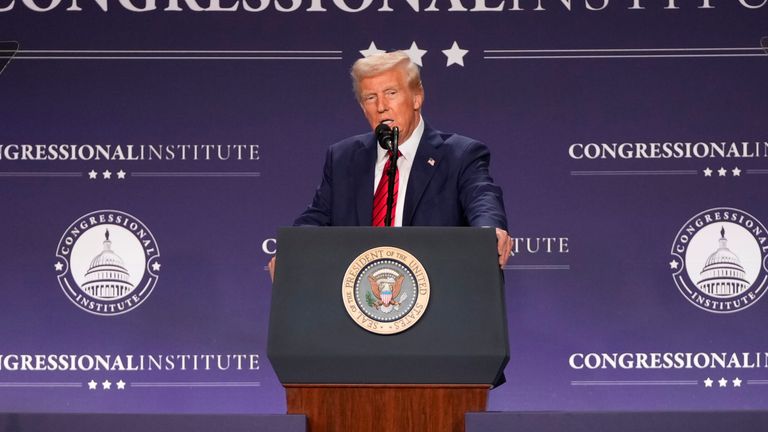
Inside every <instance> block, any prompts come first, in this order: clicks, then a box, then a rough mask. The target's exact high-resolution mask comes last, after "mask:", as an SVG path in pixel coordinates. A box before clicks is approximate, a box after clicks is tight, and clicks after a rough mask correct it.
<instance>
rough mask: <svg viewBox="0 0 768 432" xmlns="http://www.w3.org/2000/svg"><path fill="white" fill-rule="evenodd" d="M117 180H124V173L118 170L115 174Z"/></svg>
mask: <svg viewBox="0 0 768 432" xmlns="http://www.w3.org/2000/svg"><path fill="white" fill-rule="evenodd" d="M117 178H118V179H120V180H125V171H123V170H120V171H118V172H117Z"/></svg>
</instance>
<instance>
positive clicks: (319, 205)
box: [270, 51, 512, 270]
mask: <svg viewBox="0 0 768 432" xmlns="http://www.w3.org/2000/svg"><path fill="white" fill-rule="evenodd" d="M351 75H352V83H353V88H354V91H355V95H356V96H357V99H358V102H359V103H360V107H361V108H362V110H363V114H364V115H365V118H366V119H367V120H368V123H369V124H370V126H371V130H372V132H368V133H365V134H361V135H355V136H352V137H349V138H346V139H344V140H342V141H340V142H338V143H336V144H333V145H331V146H330V147H329V149H328V151H327V153H326V159H325V166H324V168H323V177H322V179H321V181H320V185H319V186H318V187H317V190H316V192H315V196H314V198H313V200H312V203H311V204H310V205H309V206H308V207H307V209H306V210H305V211H304V212H303V213H302V214H301V216H299V217H298V218H297V219H296V221H295V222H294V225H296V226H300V225H312V226H384V221H385V219H388V220H389V221H391V226H476V227H494V228H496V237H497V249H498V255H499V265H500V266H503V265H504V264H505V263H506V262H507V259H508V258H509V255H510V251H511V249H512V239H511V238H510V237H509V235H508V234H507V218H506V214H505V211H504V202H503V199H502V191H501V188H500V187H499V186H498V185H496V184H495V183H494V182H493V179H492V178H491V176H490V173H489V164H490V152H489V150H488V148H487V147H486V146H485V145H484V144H482V143H480V142H478V141H476V140H474V139H471V138H467V137H464V136H461V135H457V134H453V133H444V132H440V131H438V130H436V129H433V128H432V127H431V126H430V125H428V124H427V123H426V122H425V121H424V118H423V117H422V115H421V107H422V105H423V103H424V88H423V87H422V82H421V77H420V73H419V68H418V66H417V65H416V64H414V63H413V62H412V61H411V59H410V58H409V57H408V55H407V54H406V53H405V52H403V51H395V52H391V53H381V54H374V55H371V56H369V57H366V58H361V59H359V60H357V61H356V62H355V63H354V65H353V66H352V71H351ZM381 125H385V126H386V129H388V130H393V129H395V128H397V130H399V143H400V144H399V146H398V147H397V150H398V156H397V158H396V169H395V170H390V156H391V152H389V151H388V150H386V149H385V148H384V146H383V145H379V144H380V142H377V141H381V135H378V134H376V133H374V132H373V131H377V130H378V129H377V127H383V126H381ZM377 135H378V140H377ZM393 171H394V187H393V189H394V190H393V202H392V210H391V213H390V214H389V218H386V216H387V215H386V213H387V207H388V206H387V205H386V201H387V199H386V197H387V189H388V187H387V183H388V180H389V177H390V173H391V172H393ZM270 270H274V259H273V260H272V261H271V262H270Z"/></svg>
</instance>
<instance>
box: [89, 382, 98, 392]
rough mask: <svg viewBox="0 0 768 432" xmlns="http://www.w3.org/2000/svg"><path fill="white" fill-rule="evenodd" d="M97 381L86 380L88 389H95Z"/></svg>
mask: <svg viewBox="0 0 768 432" xmlns="http://www.w3.org/2000/svg"><path fill="white" fill-rule="evenodd" d="M97 385H98V383H97V382H96V381H94V380H90V381H88V390H96V386H97Z"/></svg>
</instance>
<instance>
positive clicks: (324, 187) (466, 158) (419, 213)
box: [294, 125, 507, 230]
mask: <svg viewBox="0 0 768 432" xmlns="http://www.w3.org/2000/svg"><path fill="white" fill-rule="evenodd" d="M377 145H378V144H377V143H376V139H375V137H374V135H373V133H367V134H363V135H357V136H353V137H350V138H347V139H345V140H343V141H340V142H338V143H336V144H334V145H332V146H331V147H329V149H328V152H327V154H326V158H325V167H324V168H323V179H322V181H321V182H320V186H318V188H317V191H316V192H315V197H314V199H313V200H312V204H310V206H309V207H308V208H307V209H306V210H305V211H304V213H302V215H301V216H299V218H298V219H296V221H295V222H294V225H315V226H328V225H331V226H366V225H371V218H372V215H371V212H372V208H373V181H374V169H375V165H376V157H377V153H376V148H377ZM489 163H490V152H489V151H488V148H487V147H486V146H485V145H484V144H482V143H480V142H478V141H475V140H473V139H471V138H467V137H464V136H461V135H456V134H445V133H441V132H439V131H437V130H435V129H432V128H430V127H429V125H425V127H424V134H423V135H422V137H421V142H420V143H419V148H418V149H417V151H416V157H415V158H414V160H413V165H412V166H411V173H410V177H409V179H408V188H407V190H406V196H405V208H404V209H403V226H477V227H482V226H490V227H496V228H502V229H504V230H506V229H507V218H506V215H505V211H504V202H503V199H502V193H501V188H499V187H498V186H497V185H496V184H494V183H493V179H492V178H491V177H490V175H489V172H488V165H489Z"/></svg>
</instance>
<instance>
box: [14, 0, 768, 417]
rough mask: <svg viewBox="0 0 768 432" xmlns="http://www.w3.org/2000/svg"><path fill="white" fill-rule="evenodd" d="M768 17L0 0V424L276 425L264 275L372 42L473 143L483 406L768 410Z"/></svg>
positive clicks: (355, 110)
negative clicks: (502, 362) (401, 61)
mask: <svg viewBox="0 0 768 432" xmlns="http://www.w3.org/2000/svg"><path fill="white" fill-rule="evenodd" d="M766 22H768V2H765V1H759V0H738V1H729V2H723V1H716V0H699V1H691V2H685V4H683V2H682V1H673V0H669V1H667V2H650V1H646V0H610V1H609V0H602V1H601V0H589V1H587V0H583V1H582V0H578V1H576V0H574V1H563V0H561V1H556V0H552V1H547V0H542V1H538V0H504V1H502V0H499V1H497V2H491V1H487V2H483V1H479V0H478V1H469V0H452V1H434V2H433V1H418V0H413V1H410V0H409V1H406V2H397V3H395V2H388V1H385V0H362V1H358V2H351V1H346V0H311V1H310V0H305V1H302V0H295V1H294V0H292V1H283V0H279V1H269V0H264V1H255V0H247V1H242V0H241V1H237V0H231V1H221V2H213V1H211V2H203V1H193V0H188V1H157V2H155V1H120V2H109V3H108V2H106V1H80V2H76V1H72V0H63V1H59V0H54V1H46V2H43V1H40V0H15V1H9V0H5V1H3V0H0V41H8V43H0V58H2V59H8V58H9V57H10V56H11V55H13V58H12V59H10V61H9V62H8V63H7V65H6V66H5V68H4V69H0V126H1V127H0V290H1V292H2V294H3V301H2V302H0V411H3V412H21V413H25V412H26V413H39V412H49V413H54V412H55V413H88V412H99V413H210V414H229V413H240V414H253V413H283V412H285V394H284V390H283V388H282V386H281V385H280V383H279V382H278V381H277V379H276V377H275V375H274V372H273V370H272V368H271V365H270V364H269V361H268V359H267V358H266V337H267V323H268V310H269V302H270V282H269V278H268V276H267V273H266V271H265V269H264V265H265V263H266V262H267V261H268V259H269V258H270V256H271V255H272V254H274V253H275V250H276V248H277V245H276V243H275V240H274V237H275V232H276V227H278V226H284V225H290V224H291V222H292V221H293V219H294V218H295V217H296V216H297V215H298V214H299V213H300V212H301V211H302V209H303V208H304V207H305V206H306V205H307V203H308V202H309V201H310V199H311V196H312V192H313V190H314V188H315V187H316V186H317V183H318V181H319V179H320V175H321V164H322V160H323V155H324V153H325V150H326V148H327V146H328V145H329V144H331V143H333V142H335V141H338V140H339V139H342V138H344V137H346V136H349V135H353V134H357V133H361V132H364V131H366V129H367V128H368V126H367V123H366V122H365V120H364V117H363V116H362V113H361V111H360V107H359V105H358V104H357V102H356V101H355V99H354V96H353V95H352V92H351V85H350V82H349V78H348V69H349V67H350V65H351V64H352V63H353V62H354V61H355V60H356V59H358V58H360V57H361V56H363V55H368V54H370V53H372V52H374V51H376V50H378V49H385V50H392V49H405V50H407V52H408V53H409V55H410V56H411V58H412V59H413V60H414V61H415V62H416V63H418V64H419V65H421V66H422V78H423V81H424V88H425V95H426V101H425V105H424V109H423V115H424V118H425V119H426V121H427V122H429V123H430V125H432V126H433V127H435V128H438V129H441V130H445V131H455V132H459V133H461V134H464V135H467V136H471V137H474V138H477V139H479V140H481V141H483V142H485V143H487V144H488V146H489V148H490V149H491V151H492V153H493V159H492V163H491V172H492V175H493V176H494V179H495V180H496V182H498V183H499V184H500V185H501V186H502V188H503V190H504V192H505V201H506V207H507V212H508V217H509V220H510V233H511V234H512V235H513V237H515V238H516V247H515V250H514V251H513V255H512V256H511V258H510V261H509V263H508V265H507V266H506V268H505V269H504V271H505V279H506V288H507V301H508V304H507V310H508V313H509V319H508V322H509V335H510V347H511V359H510V362H509V365H508V367H507V370H506V376H507V380H508V382H507V384H505V385H504V386H501V387H500V388H498V389H495V390H493V391H492V392H491V397H490V401H489V407H490V408H491V409H493V410H502V411H524V410H578V411H595V410H600V411H603V410H608V411H637V410H650V411H657V410H668V409H672V410H693V411H700V410H715V411H722V410H740V409H750V410H765V409H766V408H768V403H767V402H766V401H767V400H768V399H766V397H765V396H766V391H767V390H768V349H766V346H765V338H764V337H763V335H762V334H761V332H760V330H759V329H761V328H763V327H764V326H765V325H766V324H768V322H767V321H766V316H768V315H766V310H768V300H766V299H765V298H764V297H765V296H764V295H763V294H764V293H765V291H766V290H767V289H768V288H767V287H766V285H768V267H767V266H766V256H768V240H767V237H766V234H765V232H766V224H768V204H766V199H765V179H766V175H768V129H767V127H766V122H765V118H766V115H767V114H768V98H766V97H765V92H764V91H763V90H762V89H764V87H765V86H764V82H765V77H766V76H768V54H767V53H766V51H765V50H764V49H763V48H762V47H761V46H760V40H761V38H763V37H764V36H766V32H768V29H766V26H765V23H766ZM393 29H394V30H393ZM713 29H717V31H713ZM17 47H18V50H17ZM2 63H3V62H2V61H0V64H2ZM308 259H309V258H308ZM339 289H341V283H340V288H339ZM308 291H309V290H308ZM311 294H312V293H311V292H308V295H311ZM470 294H471V293H468V294H467V295H470ZM307 325H311V323H307ZM329 337H332V335H329Z"/></svg>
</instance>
